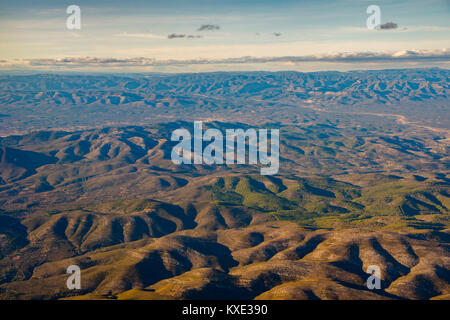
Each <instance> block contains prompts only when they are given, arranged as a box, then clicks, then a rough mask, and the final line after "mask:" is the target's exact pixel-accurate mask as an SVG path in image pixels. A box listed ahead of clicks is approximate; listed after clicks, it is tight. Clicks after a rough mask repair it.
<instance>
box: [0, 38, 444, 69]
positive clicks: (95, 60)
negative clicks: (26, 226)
mask: <svg viewBox="0 0 450 320" xmlns="http://www.w3.org/2000/svg"><path fill="white" fill-rule="evenodd" d="M174 37H175V38H183V37H189V36H186V35H174ZM397 61H398V62H420V61H434V62H450V49H441V50H405V51H398V52H390V53H387V52H386V53H376V52H355V53H337V54H325V55H308V56H282V57H251V56H246V57H238V58H227V59H187V60H175V59H170V60H158V59H153V58H147V57H135V58H123V59H120V58H100V57H67V58H59V59H39V58H36V59H22V60H13V61H8V60H0V69H11V68H14V67H22V68H31V69H33V68H45V67H48V68H68V69H70V68H89V67H142V66H186V65H221V64H222V65H223V64H257V63H259V64H260V63H298V62H340V63H372V62H374V63H375V62H397Z"/></svg>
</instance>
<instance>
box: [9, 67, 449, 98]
mask: <svg viewBox="0 0 450 320" xmlns="http://www.w3.org/2000/svg"><path fill="white" fill-rule="evenodd" d="M449 78H450V71H449V70H443V69H410V70H408V69H406V70H385V71H383V72H379V71H353V72H344V73H341V72H314V73H299V72H275V73H269V72H241V73H234V72H231V73H220V72H218V73H200V74H177V75H154V74H153V75H150V76H145V75H130V76H121V75H91V76H85V75H46V74H40V75H30V76H17V75H16V76H0V92H1V96H0V103H2V104H16V103H17V104H39V103H53V104H58V105H59V104H93V103H98V104H102V105H118V104H128V103H140V104H146V105H150V106H156V105H158V104H166V105H168V106H172V105H173V104H174V103H176V102H175V101H177V102H179V103H180V104H181V105H183V103H187V104H189V103H193V102H192V101H191V100H192V99H193V98H192V97H191V98H189V99H187V100H186V101H183V96H189V95H208V96H211V97H222V98H227V97H232V98H245V97H252V98H255V97H260V98H261V99H271V100H274V99H275V100H278V99H287V98H294V99H302V100H307V99H312V100H314V101H323V102H336V103H357V102H358V101H360V100H369V101H372V102H382V103H387V102H396V101H400V100H424V99H430V98H447V97H448V95H449ZM194 100H195V99H194Z"/></svg>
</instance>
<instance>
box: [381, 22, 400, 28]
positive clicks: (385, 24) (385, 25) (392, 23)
mask: <svg viewBox="0 0 450 320" xmlns="http://www.w3.org/2000/svg"><path fill="white" fill-rule="evenodd" d="M397 28H398V25H397V24H396V23H394V22H386V23H383V24H380V30H391V29H397Z"/></svg>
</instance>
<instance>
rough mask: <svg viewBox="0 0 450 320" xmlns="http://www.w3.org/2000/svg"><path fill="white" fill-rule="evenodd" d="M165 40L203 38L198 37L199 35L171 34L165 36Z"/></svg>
mask: <svg viewBox="0 0 450 320" xmlns="http://www.w3.org/2000/svg"><path fill="white" fill-rule="evenodd" d="M167 38H169V39H180V38H188V39H199V38H203V37H202V36H199V35H193V34H176V33H172V34H169V35H168V36H167Z"/></svg>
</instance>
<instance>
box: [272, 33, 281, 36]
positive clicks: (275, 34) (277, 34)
mask: <svg viewBox="0 0 450 320" xmlns="http://www.w3.org/2000/svg"><path fill="white" fill-rule="evenodd" d="M273 35H274V36H275V37H280V36H281V33H280V32H274V33H273Z"/></svg>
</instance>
